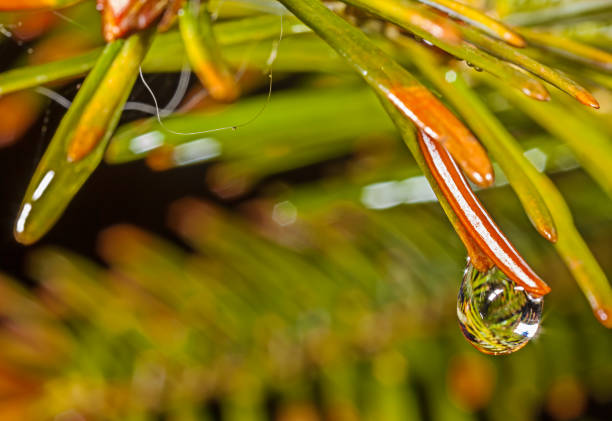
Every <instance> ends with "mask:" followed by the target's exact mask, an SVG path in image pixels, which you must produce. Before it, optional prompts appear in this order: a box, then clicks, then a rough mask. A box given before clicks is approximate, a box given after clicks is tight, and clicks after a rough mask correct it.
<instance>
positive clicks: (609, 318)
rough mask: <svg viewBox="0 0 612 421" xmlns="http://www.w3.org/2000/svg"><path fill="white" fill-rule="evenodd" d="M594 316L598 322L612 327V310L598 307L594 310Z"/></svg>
mask: <svg viewBox="0 0 612 421" xmlns="http://www.w3.org/2000/svg"><path fill="white" fill-rule="evenodd" d="M594 313H595V317H596V318H597V320H599V323H601V324H602V325H604V326H605V327H607V328H608V329H612V311H611V310H609V309H607V308H601V307H600V308H598V309H595V310H594Z"/></svg>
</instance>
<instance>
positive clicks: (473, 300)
mask: <svg viewBox="0 0 612 421" xmlns="http://www.w3.org/2000/svg"><path fill="white" fill-rule="evenodd" d="M543 302H544V299H543V297H541V296H535V295H531V294H529V293H528V292H526V291H525V289H524V288H523V287H521V286H519V285H517V284H516V283H515V282H514V281H512V280H511V279H509V278H508V277H507V276H506V275H505V274H504V273H503V272H502V271H501V270H499V269H498V268H497V267H493V268H491V269H490V270H488V271H487V272H479V271H478V270H477V269H476V268H475V267H474V266H473V265H472V263H471V262H469V260H468V265H467V267H466V269H465V274H464V276H463V282H462V283H461V288H460V289H459V296H458V298H457V317H458V318H459V325H460V327H461V331H462V332H463V335H464V336H465V338H466V339H467V340H468V341H469V342H470V343H471V344H472V345H473V346H474V347H476V349H478V350H479V351H481V352H484V353H486V354H493V355H499V354H509V353H511V352H514V351H517V350H519V349H520V348H522V347H523V346H525V344H527V342H529V340H530V339H531V338H533V337H534V336H536V334H537V333H538V331H539V328H540V320H541V317H542V305H543Z"/></svg>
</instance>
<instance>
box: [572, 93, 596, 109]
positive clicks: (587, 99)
mask: <svg viewBox="0 0 612 421" xmlns="http://www.w3.org/2000/svg"><path fill="white" fill-rule="evenodd" d="M575 97H576V99H577V100H578V101H580V102H581V103H582V104H584V105H588V106H589V107H593V108H595V109H599V102H598V101H597V100H596V99H595V97H594V96H593V95H591V93H590V92H588V91H581V92H577V93H576V95H575Z"/></svg>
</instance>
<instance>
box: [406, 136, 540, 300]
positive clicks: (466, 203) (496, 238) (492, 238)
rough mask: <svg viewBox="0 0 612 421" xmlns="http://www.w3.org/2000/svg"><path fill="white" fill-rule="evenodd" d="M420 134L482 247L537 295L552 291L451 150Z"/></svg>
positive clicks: (429, 163)
mask: <svg viewBox="0 0 612 421" xmlns="http://www.w3.org/2000/svg"><path fill="white" fill-rule="evenodd" d="M418 138H419V147H420V149H421V152H422V153H423V156H424V158H425V162H426V163H427V166H428V167H429V168H430V170H431V172H432V174H433V176H434V178H435V179H436V182H437V184H438V185H439V186H440V189H441V190H442V193H443V194H444V196H445V197H446V199H447V200H448V202H449V204H450V205H451V207H452V208H453V210H454V212H455V214H456V215H457V217H458V218H459V220H460V221H461V224H462V225H463V226H464V228H465V229H466V230H467V231H468V233H469V234H470V235H471V237H472V238H473V240H474V241H475V242H476V243H477V244H478V246H479V247H480V249H481V250H482V251H484V253H486V255H487V256H488V257H489V258H490V259H491V260H492V261H493V262H494V263H495V264H496V265H497V267H499V269H500V270H501V271H502V272H504V273H505V274H506V275H507V276H508V277H509V278H510V279H512V280H513V281H514V282H516V283H517V284H519V285H521V286H522V287H523V288H525V290H526V291H528V292H530V293H533V294H536V295H545V294H547V293H549V292H550V287H549V286H548V285H546V283H545V282H544V281H543V280H542V279H541V278H540V277H539V276H538V275H537V274H536V273H535V272H534V271H533V269H531V267H529V265H528V264H527V262H525V260H524V259H523V258H522V257H521V255H520V254H519V253H518V251H516V249H515V248H514V246H513V245H512V244H511V243H510V241H509V240H508V239H507V238H506V236H505V235H504V234H503V233H502V231H501V230H500V229H499V227H498V226H497V225H496V224H495V222H493V219H492V218H491V217H490V216H489V214H488V213H487V211H486V210H485V209H484V207H483V206H482V204H481V203H480V201H479V200H478V198H477V197H476V195H475V194H474V193H473V192H472V190H471V189H470V186H469V185H468V183H467V181H466V180H465V178H464V177H463V175H462V174H461V172H460V171H459V168H458V167H457V165H456V164H455V162H454V161H453V159H452V158H451V156H450V155H449V153H448V152H447V151H446V150H445V149H444V148H443V147H442V146H441V145H440V143H439V142H437V141H436V140H434V139H432V138H431V137H430V136H429V135H428V134H427V133H423V132H419V136H418Z"/></svg>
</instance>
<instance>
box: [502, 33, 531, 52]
mask: <svg viewBox="0 0 612 421" xmlns="http://www.w3.org/2000/svg"><path fill="white" fill-rule="evenodd" d="M502 38H503V40H504V41H506V42H507V43H508V44H510V45H512V46H514V47H518V48H523V47H526V46H527V42H526V41H525V38H523V37H522V36H520V35H519V34H517V33H516V32H512V31H506V32H504V33H503V35H502Z"/></svg>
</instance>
